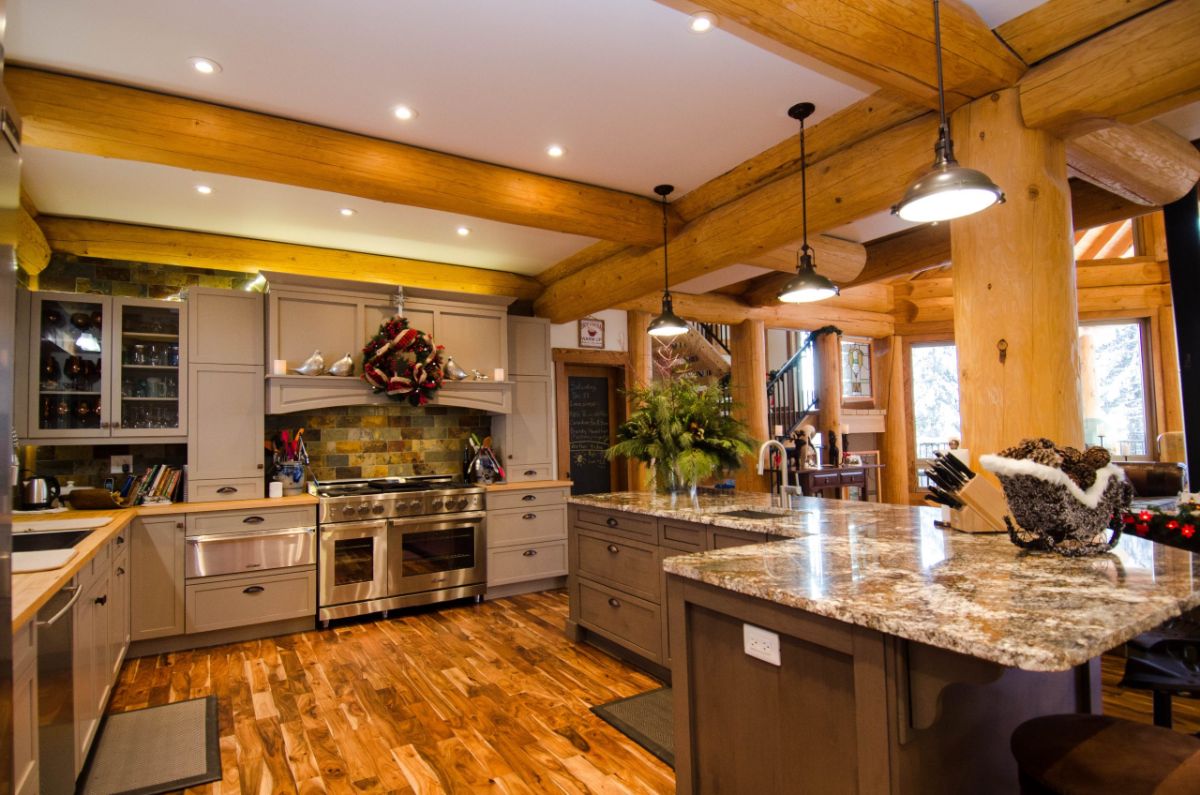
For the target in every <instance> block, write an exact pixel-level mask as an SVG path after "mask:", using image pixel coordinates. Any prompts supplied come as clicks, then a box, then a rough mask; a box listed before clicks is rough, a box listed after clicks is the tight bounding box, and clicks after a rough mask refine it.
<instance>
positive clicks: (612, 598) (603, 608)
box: [576, 579, 662, 662]
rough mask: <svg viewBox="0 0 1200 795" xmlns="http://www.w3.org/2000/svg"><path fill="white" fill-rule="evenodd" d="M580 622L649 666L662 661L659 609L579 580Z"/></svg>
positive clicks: (639, 600)
mask: <svg viewBox="0 0 1200 795" xmlns="http://www.w3.org/2000/svg"><path fill="white" fill-rule="evenodd" d="M576 587H577V588H578V591H579V622H580V623H581V624H583V625H584V626H585V627H586V628H587V629H590V630H592V631H593V632H597V633H599V634H600V635H603V636H604V637H606V638H608V639H609V640H612V641H615V642H616V643H620V644H621V645H622V646H625V647H626V648H628V649H631V650H632V651H634V652H637V653H638V654H640V655H642V656H643V657H645V658H647V659H649V660H651V661H652V662H661V661H662V613H661V612H660V610H659V606H658V605H656V604H652V603H650V602H647V601H645V600H643V599H638V598H637V597H635V596H629V595H627V594H623V593H621V592H619V591H614V590H613V589H611V588H606V587H604V586H603V585H601V584H599V583H594V582H591V581H590V580H585V579H580V580H578V581H577V586H576Z"/></svg>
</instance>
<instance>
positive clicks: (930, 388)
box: [912, 345, 959, 459]
mask: <svg viewBox="0 0 1200 795" xmlns="http://www.w3.org/2000/svg"><path fill="white" fill-rule="evenodd" d="M912 376H913V419H914V420H915V422H916V429H917V457H918V458H921V459H926V458H932V457H933V453H934V451H935V450H944V449H946V445H947V443H948V442H949V441H950V437H951V436H953V437H955V438H958V437H959V415H958V355H957V352H956V351H955V350H954V346H953V345H914V346H913V349H912Z"/></svg>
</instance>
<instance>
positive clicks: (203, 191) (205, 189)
mask: <svg viewBox="0 0 1200 795" xmlns="http://www.w3.org/2000/svg"><path fill="white" fill-rule="evenodd" d="M196 193H199V194H200V195H201V196H207V195H208V194H210V193H212V188H211V187H209V186H208V185H197V186H196Z"/></svg>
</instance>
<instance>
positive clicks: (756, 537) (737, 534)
mask: <svg viewBox="0 0 1200 795" xmlns="http://www.w3.org/2000/svg"><path fill="white" fill-rule="evenodd" d="M768 538H770V536H768V535H766V534H764V533H750V532H747V531H744V530H730V529H729V528H726V527H713V528H711V529H710V530H709V533H708V548H709V549H728V548H729V547H744V546H746V545H747V544H761V543H764V542H765V541H766V540H767V539H768Z"/></svg>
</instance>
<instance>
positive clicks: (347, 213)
mask: <svg viewBox="0 0 1200 795" xmlns="http://www.w3.org/2000/svg"><path fill="white" fill-rule="evenodd" d="M338 212H339V213H341V214H342V215H344V216H346V217H347V218H349V217H350V216H352V215H354V214H355V213H356V212H358V211H357V210H352V209H350V208H349V207H343V208H342V209H340V210H338Z"/></svg>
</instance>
